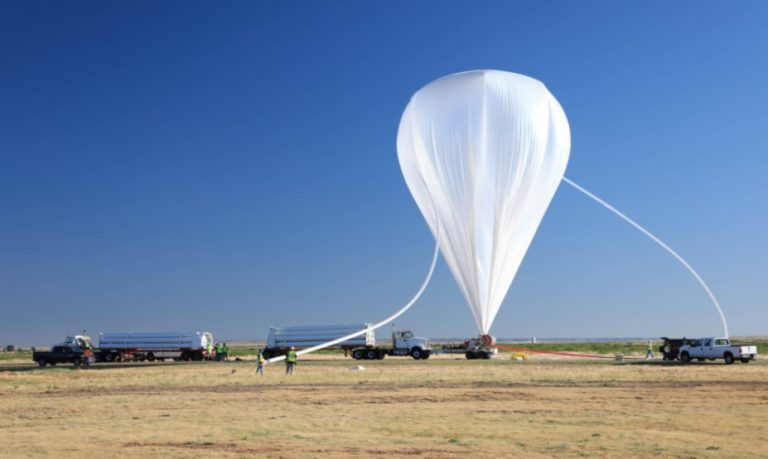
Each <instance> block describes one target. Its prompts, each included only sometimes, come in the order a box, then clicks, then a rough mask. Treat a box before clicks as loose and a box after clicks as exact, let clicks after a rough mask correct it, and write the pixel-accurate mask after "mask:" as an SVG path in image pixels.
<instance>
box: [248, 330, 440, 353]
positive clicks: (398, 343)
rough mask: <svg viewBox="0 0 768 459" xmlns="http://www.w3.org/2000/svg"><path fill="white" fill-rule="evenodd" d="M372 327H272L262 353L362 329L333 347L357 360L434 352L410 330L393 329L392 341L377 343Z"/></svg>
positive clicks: (309, 344) (312, 343) (306, 345)
mask: <svg viewBox="0 0 768 459" xmlns="http://www.w3.org/2000/svg"><path fill="white" fill-rule="evenodd" d="M370 327H371V324H367V323H364V324H343V325H303V326H287V327H270V329H269V335H268V336H267V346H266V347H265V348H264V349H263V350H262V354H263V355H264V357H266V358H268V359H269V358H272V357H277V356H279V355H283V354H285V353H287V352H288V350H289V349H290V348H291V347H294V348H296V349H306V348H309V347H312V346H317V345H319V344H323V343H327V342H328V341H332V340H334V339H337V338H340V337H342V336H346V335H350V334H352V333H355V332H358V331H360V330H366V332H365V333H364V334H362V335H360V336H358V337H355V338H352V339H349V340H346V341H343V342H341V343H339V344H337V345H335V346H331V348H335V349H342V350H344V354H345V355H351V356H352V358H354V359H356V360H363V359H364V360H381V359H383V358H384V357H386V356H388V355H389V356H410V357H412V358H413V359H414V360H423V359H428V358H429V356H430V355H431V354H432V346H431V345H430V342H429V339H428V338H420V337H415V336H413V332H411V331H410V330H397V331H395V330H393V331H392V341H391V343H389V344H388V345H383V346H380V345H377V344H376V334H375V332H374V330H372V329H370Z"/></svg>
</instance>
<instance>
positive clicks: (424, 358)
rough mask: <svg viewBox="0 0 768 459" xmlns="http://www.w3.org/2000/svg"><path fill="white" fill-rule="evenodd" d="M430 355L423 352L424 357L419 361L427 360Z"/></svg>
mask: <svg viewBox="0 0 768 459" xmlns="http://www.w3.org/2000/svg"><path fill="white" fill-rule="evenodd" d="M430 355H432V354H430V353H429V352H424V357H422V358H421V359H422V360H427V359H428V358H429V356H430Z"/></svg>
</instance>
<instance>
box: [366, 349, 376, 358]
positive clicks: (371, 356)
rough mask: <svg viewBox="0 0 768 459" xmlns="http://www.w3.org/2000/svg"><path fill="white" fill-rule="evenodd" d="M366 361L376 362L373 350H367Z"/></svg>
mask: <svg viewBox="0 0 768 459" xmlns="http://www.w3.org/2000/svg"><path fill="white" fill-rule="evenodd" d="M365 358H366V360H376V351H374V350H373V349H368V352H366V353H365Z"/></svg>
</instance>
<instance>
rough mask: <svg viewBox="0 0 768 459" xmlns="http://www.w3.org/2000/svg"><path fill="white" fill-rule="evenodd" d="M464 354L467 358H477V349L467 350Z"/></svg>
mask: <svg viewBox="0 0 768 459" xmlns="http://www.w3.org/2000/svg"><path fill="white" fill-rule="evenodd" d="M464 356H465V357H466V358H467V360H475V359H476V358H477V353H475V351H467V353H466V354H464Z"/></svg>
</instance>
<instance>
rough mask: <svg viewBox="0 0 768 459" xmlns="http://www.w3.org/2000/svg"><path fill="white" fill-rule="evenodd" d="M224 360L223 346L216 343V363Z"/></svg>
mask: <svg viewBox="0 0 768 459" xmlns="http://www.w3.org/2000/svg"><path fill="white" fill-rule="evenodd" d="M223 359H224V346H222V345H221V343H216V361H217V362H221V361H222V360H223Z"/></svg>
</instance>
